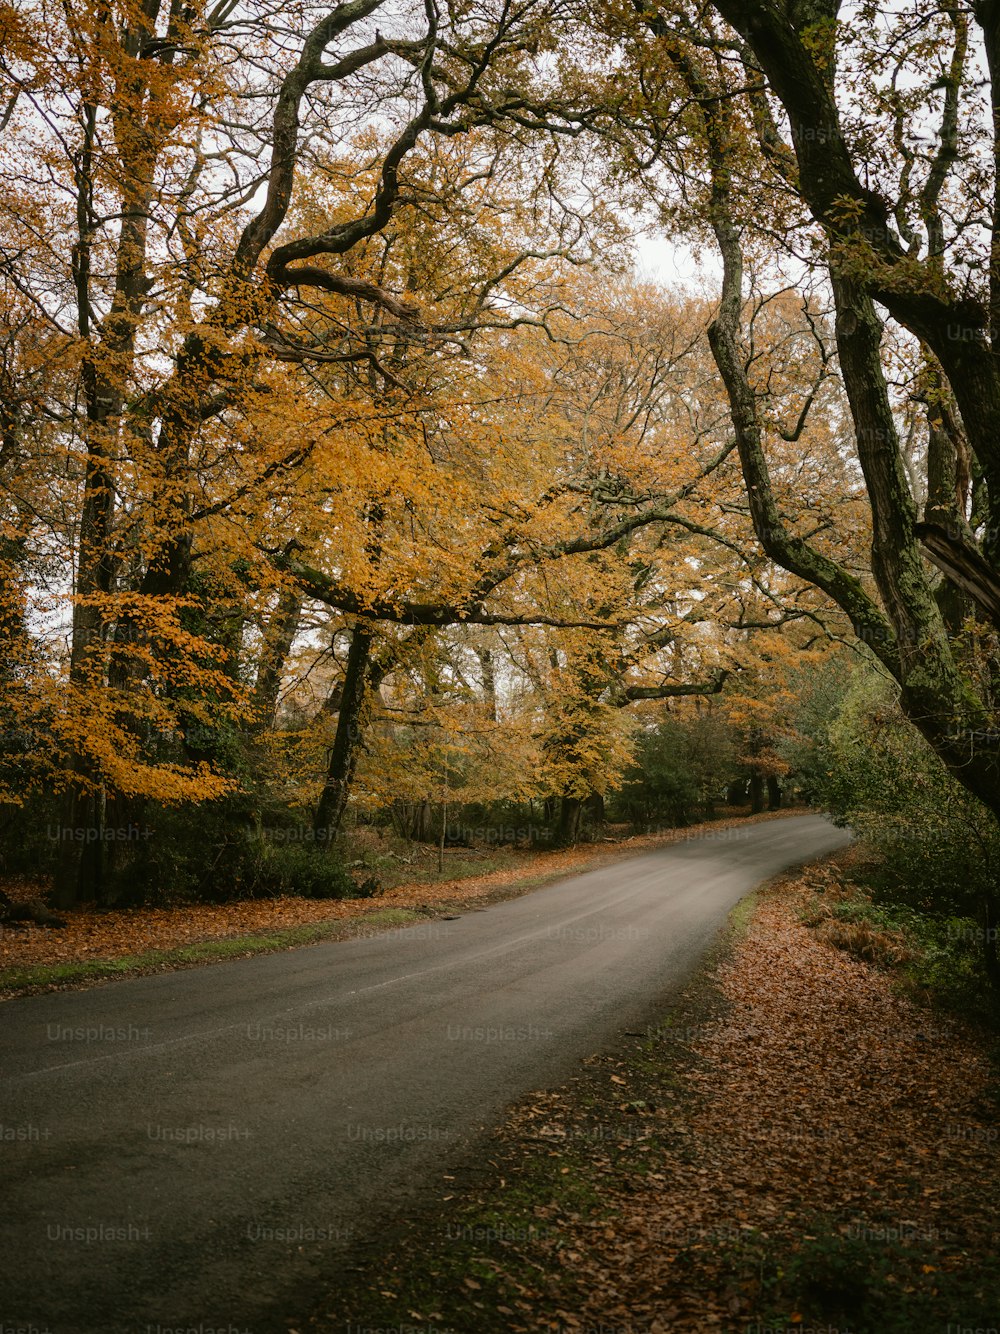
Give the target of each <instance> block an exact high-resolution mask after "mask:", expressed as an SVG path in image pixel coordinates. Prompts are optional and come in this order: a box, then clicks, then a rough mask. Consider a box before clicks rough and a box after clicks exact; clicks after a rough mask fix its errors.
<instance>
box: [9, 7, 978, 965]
mask: <svg viewBox="0 0 1000 1334" xmlns="http://www.w3.org/2000/svg"><path fill="white" fill-rule="evenodd" d="M998 162H1000V0H976V2H975V3H973V4H965V3H961V2H960V0H926V2H925V0H918V2H917V3H906V4H900V5H894V6H884V5H879V4H872V3H868V2H867V0H859V2H858V3H853V4H850V5H843V6H840V5H837V4H835V3H832V2H831V0H742V2H741V3H735V2H731V0H718V2H717V3H715V4H698V3H687V0H678V2H677V3H676V4H674V3H671V0H666V2H665V3H661V4H649V3H646V0H634V3H627V2H626V0H597V2H596V3H594V2H593V0H590V2H588V3H581V0H346V2H345V3H342V4H339V5H335V6H333V7H330V6H329V5H326V4H317V3H313V2H312V0H295V2H294V3H287V2H286V0H281V3H277V0H217V3H215V4H211V3H201V2H200V0H196V2H195V3H186V2H185V0H65V2H64V3H62V4H53V3H51V0H22V2H21V3H15V4H9V3H0V639H2V657H0V858H2V870H3V872H4V873H5V874H9V875H29V876H35V877H40V878H42V879H43V880H44V883H45V885H46V888H47V892H48V894H49V898H50V902H51V904H52V905H53V906H55V907H57V908H60V909H63V910H65V909H67V908H72V907H74V906H75V905H78V904H82V903H93V902H96V903H98V904H99V905H103V906H112V905H117V904H126V905H129V904H138V903H143V902H145V903H152V904H161V903H183V902H197V901H218V900H222V899H229V898H241V897H254V896H261V895H274V894H281V893H293V892H294V893H297V894H306V895H311V896H316V897H349V896H352V895H356V894H363V893H372V892H375V890H376V889H377V875H375V876H370V875H369V874H368V871H367V870H366V869H365V868H364V867H362V869H361V870H358V866H359V865H360V862H361V860H363V859H359V857H358V855H357V853H358V847H359V846H361V843H363V842H364V840H366V839H367V843H366V844H365V846H367V847H372V846H375V845H376V843H377V844H378V846H381V847H383V848H390V849H391V848H393V847H395V848H399V847H401V846H404V845H405V844H408V843H411V842H423V843H426V844H428V845H432V846H433V845H437V846H439V847H440V849H441V850H442V852H443V850H444V848H445V846H446V845H451V844H468V843H472V844H480V845H481V844H486V845H489V844H491V843H499V842H512V843H520V844H530V845H532V846H538V847H550V846H551V847H555V846H559V845H566V844H572V843H574V842H576V841H577V840H579V839H585V838H595V837H599V836H600V835H601V831H602V830H603V829H604V828H605V827H606V824H607V822H610V823H611V824H617V825H618V826H626V825H627V826H632V827H635V828H637V829H641V830H650V829H654V828H662V827H665V826H672V825H683V824H685V823H687V822H690V821H693V820H696V819H697V820H700V819H704V818H706V817H710V816H711V815H712V814H713V813H714V812H715V811H716V809H717V808H721V807H724V806H725V803H726V802H727V800H728V801H729V802H730V803H731V804H733V805H735V806H737V807H742V806H748V807H749V808H750V809H751V810H752V811H754V812H757V811H760V810H762V809H763V808H764V806H765V804H767V805H769V806H770V807H772V808H773V807H776V806H778V805H779V804H780V803H781V802H782V801H783V800H787V799H788V798H789V797H791V798H793V799H797V800H801V801H805V802H808V803H810V804H812V805H814V806H816V807H819V808H823V809H827V810H830V811H832V812H834V814H835V816H836V817H837V818H838V819H840V820H843V821H845V822H848V823H850V824H852V825H853V826H854V827H855V828H856V829H858V830H859V831H860V832H862V833H864V834H866V835H867V836H868V837H869V839H870V840H871V841H872V842H873V844H875V845H877V846H878V847H879V848H880V849H881V852H882V854H883V857H884V885H883V891H884V893H885V894H887V895H890V896H895V898H896V899H897V900H901V901H904V902H906V903H907V904H908V905H910V907H911V908H912V910H913V911H914V912H918V913H920V914H922V915H924V916H925V917H926V918H927V919H928V920H934V921H937V922H938V923H939V924H940V923H944V924H948V923H952V924H953V923H955V922H959V923H964V926H963V927H962V931H963V932H964V936H963V939H967V940H970V941H973V942H974V944H975V948H974V949H973V950H972V951H971V954H972V955H974V957H972V958H971V959H970V961H969V962H968V967H969V968H970V969H972V970H974V971H975V972H976V975H977V976H988V977H989V978H990V980H991V981H992V982H993V983H994V984H995V985H1000V964H998V959H997V952H996V938H997V929H998V923H1000V898H998V890H997V883H996V873H995V866H996V858H997V855H998V853H1000V830H998V826H997V821H998V819H1000V713H998V705H997V691H998V688H1000V638H998V635H1000V357H998V355H997V352H998V350H1000V171H998ZM651 256H659V257H660V258H661V260H662V259H663V257H664V256H666V257H667V258H666V260H664V261H663V262H662V263H660V264H659V267H657V265H655V264H651V263H650V257H651ZM671 269H672V271H673V275H674V276H672V277H671V278H670V279H669V280H668V279H667V278H666V277H665V276H664V275H665V274H666V273H667V272H668V270H671ZM359 840H360V841H361V842H359ZM369 869H370V868H369ZM960 934H961V932H959V931H958V930H957V929H956V930H953V931H952V932H951V935H952V937H954V938H955V939H957V938H958V936H959V935H960ZM963 966H964V965H963Z"/></svg>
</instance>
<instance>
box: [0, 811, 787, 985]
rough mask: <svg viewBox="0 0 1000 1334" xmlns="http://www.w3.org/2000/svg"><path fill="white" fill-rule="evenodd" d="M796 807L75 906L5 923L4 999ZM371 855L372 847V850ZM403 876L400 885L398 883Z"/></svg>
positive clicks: (22, 889) (335, 925) (266, 942)
mask: <svg viewBox="0 0 1000 1334" xmlns="http://www.w3.org/2000/svg"><path fill="white" fill-rule="evenodd" d="M796 814H801V811H798V810H795V809H790V810H784V811H775V812H765V813H764V814H761V815H755V816H751V815H747V814H738V815H735V816H731V817H728V818H723V819H719V820H712V821H708V822H705V823H703V824H699V825H689V826H687V827H686V828H683V829H672V830H666V831H661V832H658V833H655V834H644V835H638V836H635V837H631V838H625V837H623V838H620V839H614V840H611V839H609V840H607V841H604V842H601V843H589V844H580V845H578V846H577V847H574V848H567V849H562V850H554V849H552V850H543V851H529V850H517V849H513V848H495V847H493V848H485V849H481V850H476V849H464V848H454V849H446V851H445V870H444V873H443V874H441V873H440V872H438V870H437V856H438V853H437V849H428V848H424V847H422V846H419V845H412V847H411V856H412V861H409V862H408V861H405V860H403V859H401V858H400V857H398V856H397V857H395V858H394V861H393V865H392V867H391V868H390V869H389V870H388V873H386V870H385V868H384V862H385V861H386V860H387V859H386V858H382V857H380V858H377V860H378V861H379V863H380V864H379V871H380V874H381V875H382V877H383V879H386V880H388V881H389V883H388V885H387V887H386V888H385V889H384V890H383V891H382V892H380V893H378V894H377V895H375V896H373V897H366V898H357V899H310V898H298V897H281V898H269V899H253V900H249V901H247V900H244V901H238V902H232V903H218V904H206V903H185V904H178V905H176V906H173V907H158V908H154V907H142V908H112V909H104V910H102V909H98V908H95V907H93V906H85V907H82V908H80V909H77V910H73V911H70V912H67V913H65V914H64V917H65V920H66V925H65V926H64V927H42V926H35V925H33V924H22V923H16V924H11V925H8V926H0V999H2V998H8V997H10V996H13V995H23V994H30V993H33V992H38V991H47V990H53V989H56V988H61V987H66V986H80V985H87V984H88V983H92V982H94V981H100V980H101V979H103V978H108V977H126V976H136V975H139V974H142V973H148V972H160V971H166V970H168V969H172V968H182V967H191V966H194V965H197V964H204V963H210V962H215V961H219V960H221V959H227V958H230V959H231V958H238V957H246V956H247V955H250V954H257V953H263V952H269V951H273V950H279V949H289V948H295V947H298V946H301V945H307V944H312V943H315V942H316V941H319V940H335V939H348V938H350V937H351V936H356V935H359V934H361V935H370V934H372V933H374V932H375V931H380V930H389V929H391V928H393V927H398V926H402V925H405V924H406V923H407V922H412V921H418V920H421V919H424V918H426V917H427V916H441V915H443V914H448V913H453V912H460V911H462V910H464V909H467V908H471V907H485V906H488V905H489V904H491V903H498V902H502V901H503V900H504V899H508V898H513V897H515V896H516V895H519V894H524V893H527V892H529V891H530V890H532V889H537V888H538V887H539V886H540V885H543V884H547V883H549V882H551V881H553V880H558V879H561V878H564V877H566V876H570V875H577V874H579V873H581V872H583V871H586V870H590V869H592V868H594V867H597V866H603V865H606V864H607V863H608V862H610V861H614V860H618V859H621V858H624V857H632V856H635V855H637V854H639V853H642V852H646V851H650V850H652V849H654V848H658V847H663V846H666V845H667V844H669V843H672V842H676V841H677V840H678V839H683V838H697V837H699V836H702V837H703V836H705V835H706V834H708V835H712V834H715V833H717V832H718V831H719V830H720V829H723V828H726V827H729V826H733V825H743V824H746V823H748V822H753V823H757V822H759V821H763V820H773V819H777V818H781V817H782V816H787V815H796ZM358 850H360V849H355V851H358ZM367 852H368V854H369V856H371V855H372V854H373V849H372V848H368V849H367ZM408 876H409V877H412V878H407V877H408ZM393 879H396V880H399V881H401V883H392V880H393ZM0 888H2V889H3V890H4V891H5V892H6V893H7V894H8V895H9V897H10V898H11V899H13V900H15V901H27V900H29V899H32V898H40V897H41V898H44V895H45V893H46V889H47V886H46V885H45V884H44V883H42V882H38V881H30V880H26V879H15V878H8V879H4V880H0Z"/></svg>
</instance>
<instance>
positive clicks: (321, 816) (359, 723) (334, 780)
mask: <svg viewBox="0 0 1000 1334" xmlns="http://www.w3.org/2000/svg"><path fill="white" fill-rule="evenodd" d="M372 637H373V636H372V630H371V627H370V626H369V625H367V624H358V625H356V626H355V628H354V633H353V634H352V636H351V647H350V649H349V650H348V654H347V668H346V670H345V672H344V685H343V692H342V694H341V699H340V713H339V714H338V716H337V731H336V735H335V736H334V739H333V747H332V749H331V751H330V761H329V766H328V768H327V774H326V782H325V783H324V784H323V791H322V792H321V793H320V798H319V802H318V803H317V806H316V813H315V817H314V819H313V832H314V833H315V835H316V841H317V843H320V844H322V845H324V846H326V847H328V848H329V847H330V846H331V845H332V843H333V841H334V839H335V838H336V837H337V835H338V834H339V833H340V827H341V823H342V821H343V818H344V811H345V810H346V809H347V798H348V797H349V795H350V791H351V781H352V779H353V778H354V770H355V768H356V767H357V762H358V746H359V742H360V739H361V732H362V728H363V722H364V714H365V705H366V702H367V697H368V686H369V680H368V668H369V663H370V661H371V649H372Z"/></svg>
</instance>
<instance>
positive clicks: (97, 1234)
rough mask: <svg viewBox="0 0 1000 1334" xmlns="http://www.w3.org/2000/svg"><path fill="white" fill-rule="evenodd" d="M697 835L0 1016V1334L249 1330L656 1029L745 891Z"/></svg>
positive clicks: (763, 855)
mask: <svg viewBox="0 0 1000 1334" xmlns="http://www.w3.org/2000/svg"><path fill="white" fill-rule="evenodd" d="M847 841H848V835H847V834H845V833H844V832H843V831H842V830H838V829H835V828H834V827H833V826H832V825H831V824H829V823H828V822H827V821H826V820H825V819H823V818H822V817H820V816H816V815H805V816H795V817H788V818H785V819H782V820H777V821H773V822H764V823H760V824H754V825H746V826H742V827H738V828H736V829H734V830H733V829H720V830H718V831H715V832H714V833H713V834H711V835H710V836H703V837H699V838H691V839H688V840H685V841H683V842H681V843H676V844H672V845H670V846H668V847H665V848H663V849H660V850H658V851H655V852H649V853H646V854H643V855H641V856H637V857H633V858H630V859H628V860H624V861H619V862H616V863H614V864H612V865H609V866H605V867H602V868H600V869H598V870H593V871H588V872H586V873H584V874H582V875H577V876H574V877H572V878H571V879H568V880H564V881H561V882H559V883H558V884H554V885H551V886H549V887H547V888H545V889H541V890H538V891H536V892H534V893H531V894H528V895H525V896H524V897H522V898H517V899H513V900H511V901H508V902H506V903H503V904H499V905H497V906H494V907H491V908H489V909H487V910H485V911H478V912H470V913H467V914H465V915H464V916H462V917H460V918H458V919H457V920H454V921H444V920H440V919H438V920H434V921H428V922H427V923H423V924H417V925H414V926H412V927H408V928H405V929H401V930H398V931H392V932H389V933H385V934H380V935H374V936H370V937H367V938H357V939H351V940H348V941H339V942H332V943H329V944H323V945H314V946H310V947H307V948H302V949H298V950H295V951H292V952H284V953H280V954H272V955H263V956H258V957H256V958H251V959H244V960H239V961H236V962H232V963H225V964H218V965H215V966H212V967H206V968H200V969H194V970H189V971H183V972H177V973H170V974H161V975H158V976H155V977H143V978H137V979H134V980H131V981H126V982H116V983H112V984H108V985H104V986H100V987H96V988H94V989H92V990H89V991H71V992H61V993H53V994H50V995H43V996H34V997H25V998H22V999H18V1000H13V1001H9V1002H7V1003H6V1004H4V1005H0V1035H2V1036H0V1054H2V1065H0V1330H2V1331H4V1334H6V1331H7V1330H8V1329H15V1330H16V1329H20V1330H26V1331H29V1332H30V1334H42V1332H43V1331H46V1330H47V1331H49V1334H77V1332H83V1331H86V1332H88V1334H89V1332H90V1331H101V1334H110V1332H111V1331H126V1332H127V1334H133V1332H138V1334H168V1331H169V1334H173V1331H179V1330H181V1329H185V1330H196V1331H198V1334H208V1331H215V1330H225V1331H227V1334H234V1332H235V1331H237V1330H238V1331H240V1332H241V1334H247V1332H248V1331H249V1334H268V1332H269V1331H276V1330H280V1331H287V1330H288V1329H289V1328H290V1327H295V1325H296V1321H297V1319H303V1318H304V1317H305V1315H306V1314H307V1313H308V1312H309V1311H311V1310H313V1309H314V1306H315V1302H316V1301H317V1300H319V1299H320V1298H321V1297H322V1295H323V1294H324V1292H329V1291H330V1290H331V1289H332V1288H335V1287H336V1282H337V1265H338V1260H340V1259H342V1257H343V1256H344V1255H345V1253H346V1251H347V1249H348V1247H349V1246H351V1245H352V1244H353V1243H357V1242H364V1240H365V1239H367V1238H377V1237H378V1234H379V1229H380V1227H384V1226H385V1224H386V1223H387V1222H388V1220H390V1219H391V1218H393V1217H396V1216H398V1215H399V1214H400V1212H401V1211H406V1210H407V1209H409V1208H412V1207H415V1206H416V1205H418V1204H419V1203H420V1201H421V1200H422V1199H425V1198H427V1195H428V1193H429V1192H431V1191H438V1190H439V1188H440V1185H441V1178H442V1175H443V1174H445V1173H448V1171H449V1167H450V1166H451V1165H452V1164H454V1163H455V1162H456V1161H458V1159H459V1158H461V1157H462V1156H463V1155H466V1156H467V1155H468V1153H469V1149H470V1145H471V1146H473V1147H474V1145H475V1141H476V1137H477V1136H478V1135H480V1134H481V1133H482V1131H483V1130H484V1129H487V1128H488V1127H490V1126H491V1125H493V1124H495V1123H496V1122H497V1121H498V1120H499V1119H500V1118H501V1116H502V1114H503V1109H504V1107H505V1106H506V1105H507V1104H508V1103H509V1102H511V1101H512V1100H514V1099H516V1098H518V1097H520V1096H521V1095H523V1094H525V1093H526V1092H528V1091H530V1090H532V1089H537V1088H544V1087H549V1086H553V1085H555V1084H558V1083H560V1082H561V1081H562V1080H564V1079H565V1078H566V1077H567V1076H568V1075H569V1074H570V1073H571V1072H572V1071H573V1070H574V1068H575V1067H577V1066H578V1063H579V1061H580V1059H581V1058H582V1057H585V1056H587V1055H589V1054H591V1053H593V1052H595V1051H598V1050H601V1049H602V1048H606V1047H608V1046H609V1045H612V1044H613V1042H614V1038H615V1035H616V1033H618V1032H619V1031H620V1030H621V1029H622V1028H629V1027H635V1026H636V1025H637V1024H641V1023H643V1022H648V1021H650V1020H652V1021H655V1019H656V1018H657V1017H659V1016H660V1015H662V1013H663V1008H664V1005H665V1003H666V1000H665V998H666V996H667V995H668V993H669V991H670V989H672V988H673V987H676V985H677V984H678V983H679V982H681V981H683V980H684V978H685V977H686V976H687V975H688V974H689V973H690V971H691V970H692V968H693V967H694V966H695V965H696V964H697V962H698V960H699V959H700V958H701V957H702V955H703V953H704V951H705V949H706V948H707V946H708V945H709V944H710V943H711V941H712V939H713V937H714V936H715V935H716V933H717V931H718V929H719V926H720V924H721V923H722V922H723V920H724V918H725V915H726V913H727V912H728V910H729V909H730V908H731V907H732V906H733V904H734V903H736V902H737V900H738V899H740V898H741V897H742V896H743V895H744V894H745V893H746V892H747V891H748V890H750V889H751V888H752V887H753V886H754V885H756V884H758V883H759V882H760V881H761V880H764V879H766V878H767V877H769V876H772V875H774V874H776V873H778V872H779V871H781V870H783V869H784V868H785V867H787V866H790V865H792V864H795V863H798V862H802V861H807V860H811V859H813V858H816V857H819V856H822V855H823V854H825V853H827V852H831V851H833V850H835V849H837V848H839V847H842V846H843V845H844V844H845V843H846V842H847Z"/></svg>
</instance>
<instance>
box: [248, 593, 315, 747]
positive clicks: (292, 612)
mask: <svg viewBox="0 0 1000 1334" xmlns="http://www.w3.org/2000/svg"><path fill="white" fill-rule="evenodd" d="M302 602H303V599H302V597H301V596H300V595H299V594H298V593H294V592H292V591H291V590H289V589H285V590H284V591H283V592H282V594H281V597H280V598H279V600H278V605H277V607H276V608H275V612H274V617H273V619H272V622H271V625H270V627H269V630H270V633H269V635H268V642H267V648H266V649H265V652H264V656H263V658H262V660H261V664H260V668H259V670H258V672H257V680H256V682H255V684H254V692H253V712H254V725H255V726H256V728H257V729H258V730H259V731H262V732H267V731H270V730H271V728H273V727H274V719H275V715H276V713H277V709H278V694H279V692H280V690H281V678H282V674H283V672H284V670H285V663H286V662H287V661H288V655H289V653H290V652H291V650H292V643H293V642H294V640H295V634H296V631H297V630H298V628H299V617H300V616H301V615H302Z"/></svg>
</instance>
